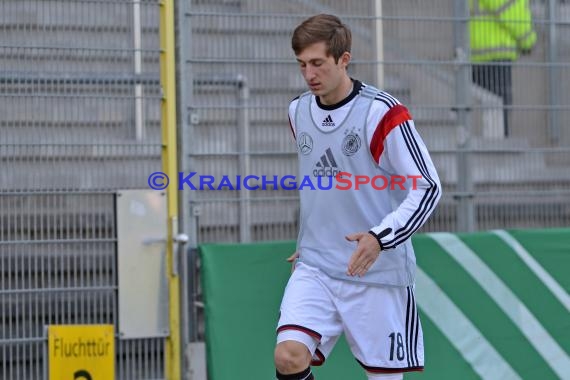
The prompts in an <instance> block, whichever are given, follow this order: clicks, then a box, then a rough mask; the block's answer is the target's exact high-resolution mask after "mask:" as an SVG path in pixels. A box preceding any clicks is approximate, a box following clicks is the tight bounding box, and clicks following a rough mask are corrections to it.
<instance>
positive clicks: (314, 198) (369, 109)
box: [289, 81, 441, 286]
mask: <svg viewBox="0 0 570 380" xmlns="http://www.w3.org/2000/svg"><path fill="white" fill-rule="evenodd" d="M289 120H290V123H291V128H292V130H293V133H294V136H295V138H296V141H297V148H298V157H299V177H300V178H310V180H311V181H312V183H314V184H315V185H314V188H315V189H312V188H311V187H310V186H303V187H302V188H301V189H300V190H299V192H300V201H301V225H300V231H299V237H298V241H297V249H298V252H299V255H300V256H299V260H300V261H301V262H305V263H307V264H308V265H311V266H314V267H317V268H319V269H321V270H322V271H323V272H325V273H326V274H328V275H329V276H331V277H334V278H338V279H343V280H347V281H356V282H362V283H367V284H376V285H392V286H410V285H412V284H413V283H414V272H415V266H416V263H415V255H414V250H413V247H412V244H411V241H410V237H411V236H412V234H413V233H414V232H415V231H417V230H418V229H419V228H420V227H421V226H422V225H423V224H424V223H425V221H426V220H427V218H428V217H429V215H430V214H431V213H432V211H433V210H434V208H435V206H436V204H437V202H438V200H439V198H440V197H441V185H440V182H439V178H438V175H437V172H436V170H435V168H434V165H433V163H432V160H431V158H430V156H429V153H428V151H427V148H426V147H425V144H424V143H423V141H422V140H421V138H420V136H419V135H418V133H417V131H416V130H415V127H414V124H413V121H412V119H411V116H410V115H409V113H408V111H407V109H406V108H405V107H404V106H403V105H401V104H400V103H399V102H398V101H397V100H396V99H395V98H394V97H392V96H391V95H389V94H387V93H386V92H381V91H379V90H377V89H375V88H374V87H372V86H367V85H364V84H362V83H361V82H359V81H354V89H353V91H352V92H351V94H350V95H349V96H348V97H347V98H346V99H344V100H343V101H341V102H340V103H338V104H336V105H333V106H325V105H322V104H320V102H319V99H318V98H317V97H315V96H314V95H312V94H311V93H309V92H307V93H305V94H303V95H301V96H300V97H299V98H296V99H295V100H293V101H292V102H291V104H290V107H289ZM341 172H343V174H342V175H341V176H339V173H341ZM331 177H332V178H331ZM367 178H368V183H366V179H367ZM357 182H358V189H356V186H357ZM373 184H374V186H373ZM325 189H326V190H325ZM366 231H372V232H373V233H375V234H376V235H378V236H379V240H380V241H381V245H382V253H381V255H380V256H379V258H378V260H376V262H375V263H374V264H373V265H372V267H371V268H370V269H369V270H368V272H367V273H366V274H365V275H364V276H362V277H351V276H348V275H347V274H346V272H347V269H348V262H349V260H350V257H351V255H352V253H353V252H354V250H355V248H356V242H349V241H347V240H346V239H345V236H347V235H349V234H352V233H356V232H366Z"/></svg>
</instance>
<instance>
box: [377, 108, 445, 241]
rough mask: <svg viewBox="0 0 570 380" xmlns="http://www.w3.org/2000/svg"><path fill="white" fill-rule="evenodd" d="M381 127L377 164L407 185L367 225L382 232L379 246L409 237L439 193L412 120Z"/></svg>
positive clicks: (425, 217)
mask: <svg viewBox="0 0 570 380" xmlns="http://www.w3.org/2000/svg"><path fill="white" fill-rule="evenodd" d="M385 117H386V116H385ZM392 119H394V118H392ZM396 120H397V119H396ZM396 122H399V120H398V121H396ZM380 124H382V122H381V123H380ZM384 129H385V132H386V131H388V130H389V132H388V133H387V134H386V136H385V137H384V138H383V139H382V140H383V141H382V143H383V144H382V147H381V148H379V149H380V150H381V154H380V155H379V156H378V160H379V165H380V166H381V168H382V169H384V170H386V171H387V172H389V173H391V174H392V175H398V176H404V177H406V178H407V180H406V186H407V187H408V188H409V191H408V193H407V196H406V198H405V199H404V200H403V202H402V203H401V204H400V205H399V206H398V207H397V208H396V209H395V210H394V211H393V212H391V213H390V214H388V215H386V217H384V219H383V220H382V222H381V223H380V224H379V225H378V226H375V227H373V228H371V231H372V232H374V233H375V234H376V235H380V236H383V237H381V240H380V241H381V245H382V248H383V249H390V248H394V247H396V246H397V245H399V244H402V243H403V242H404V241H406V240H407V239H409V238H410V237H411V236H412V235H413V233H414V232H416V231H417V230H418V229H419V228H420V227H421V226H422V225H423V224H424V223H425V222H426V220H427V219H428V217H429V216H430V215H431V213H432V212H433V210H434V209H435V207H436V205H437V203H438V201H439V199H440V197H441V184H440V181H439V177H438V175H437V172H436V169H435V167H434V165H433V162H432V160H431V157H430V155H429V152H428V150H427V148H426V146H425V144H424V142H423V141H422V139H421V137H420V136H419V134H418V133H417V131H416V129H415V127H414V122H413V120H411V119H408V120H405V121H403V122H401V123H400V124H397V125H392V127H391V128H384ZM377 150H378V148H377Z"/></svg>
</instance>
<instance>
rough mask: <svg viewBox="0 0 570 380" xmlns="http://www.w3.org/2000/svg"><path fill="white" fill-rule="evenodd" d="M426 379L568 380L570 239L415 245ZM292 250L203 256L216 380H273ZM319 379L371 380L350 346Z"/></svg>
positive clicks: (247, 248) (541, 233) (260, 247)
mask: <svg viewBox="0 0 570 380" xmlns="http://www.w3.org/2000/svg"><path fill="white" fill-rule="evenodd" d="M413 244H414V247H415V250H416V256H417V261H418V275H417V283H416V298H417V302H418V306H419V308H420V318H421V321H422V325H423V329H424V341H425V356H426V363H425V371H424V372H423V373H410V374H406V375H405V379H415V378H418V379H420V378H421V379H426V380H427V379H438V380H441V379H454V380H455V379H479V378H484V379H508V378H512V379H516V378H521V379H541V380H542V379H569V378H570V356H569V355H570V297H569V296H568V293H569V291H570V229H549V230H514V231H491V232H484V233H474V234H448V233H434V234H419V235H416V236H415V237H414V238H413ZM294 248H295V242H292V241H282V242H264V243H254V244H205V245H202V246H200V258H201V271H202V272H201V273H202V287H203V289H202V290H203V295H204V302H205V318H206V345H207V359H208V373H209V380H236V379H240V380H241V379H244V380H245V379H248V380H270V379H273V378H274V373H275V369H274V366H273V350H274V346H275V336H276V335H275V327H276V323H277V320H278V314H279V304H280V301H281V296H282V294H283V289H284V287H285V285H286V283H287V280H288V278H289V274H290V265H289V264H288V263H287V262H286V261H285V259H286V258H287V257H288V256H289V255H290V254H291V253H292V252H293V251H294ZM314 373H315V377H316V378H317V379H322V380H324V379H326V380H347V379H350V380H365V379H366V376H365V374H364V372H363V370H362V369H361V367H360V366H359V365H358V364H357V363H356V361H355V360H354V358H353V357H352V355H351V353H350V350H349V349H348V347H347V345H346V342H345V341H344V339H342V340H341V341H339V344H337V346H336V348H335V350H334V351H333V353H332V355H331V356H330V357H329V358H328V360H327V362H326V363H325V365H324V366H323V367H317V368H315V369H314Z"/></svg>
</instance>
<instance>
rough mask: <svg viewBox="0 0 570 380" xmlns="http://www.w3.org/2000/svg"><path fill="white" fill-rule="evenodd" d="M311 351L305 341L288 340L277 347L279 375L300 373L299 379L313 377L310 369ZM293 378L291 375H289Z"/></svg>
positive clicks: (276, 362) (276, 361) (276, 366)
mask: <svg viewBox="0 0 570 380" xmlns="http://www.w3.org/2000/svg"><path fill="white" fill-rule="evenodd" d="M311 356H312V355H311V353H310V352H309V349H308V348H307V346H305V345H304V344H303V343H300V342H296V341H293V340H286V341H284V342H281V343H278V344H277V346H276V347H275V368H276V369H277V376H278V378H279V375H293V374H299V376H303V377H299V378H298V379H299V380H305V379H306V380H310V379H313V375H312V374H311V371H310V369H309V366H310V364H311ZM287 378H288V379H292V378H291V377H287Z"/></svg>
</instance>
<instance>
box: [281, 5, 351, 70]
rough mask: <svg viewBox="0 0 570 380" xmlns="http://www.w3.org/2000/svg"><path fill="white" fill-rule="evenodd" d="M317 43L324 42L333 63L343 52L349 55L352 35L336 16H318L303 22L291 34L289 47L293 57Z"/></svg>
mask: <svg viewBox="0 0 570 380" xmlns="http://www.w3.org/2000/svg"><path fill="white" fill-rule="evenodd" d="M317 42H325V43H326V45H327V55H332V56H333V57H334V60H335V62H338V59H339V58H340V56H341V55H343V54H344V53H345V52H349V53H350V47H351V45H352V35H351V33H350V28H349V27H348V26H347V25H345V24H343V23H342V21H340V19H339V18H338V17H336V16H333V15H327V14H320V15H316V16H313V17H310V18H308V19H306V20H305V21H303V22H302V23H301V24H300V25H299V26H297V28H295V31H294V32H293V38H292V39H291V47H292V48H293V51H294V52H295V55H299V54H301V52H302V51H303V50H304V49H305V48H306V47H307V46H309V45H312V44H314V43H317Z"/></svg>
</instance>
